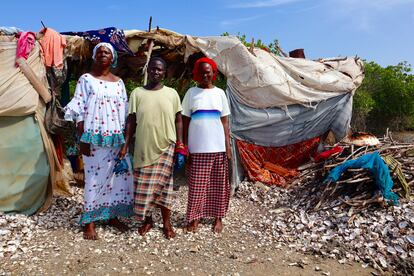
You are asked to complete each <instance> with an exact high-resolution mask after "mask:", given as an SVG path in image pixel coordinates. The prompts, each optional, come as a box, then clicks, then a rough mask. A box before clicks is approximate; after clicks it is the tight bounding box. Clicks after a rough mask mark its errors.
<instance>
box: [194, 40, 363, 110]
mask: <svg viewBox="0 0 414 276" xmlns="http://www.w3.org/2000/svg"><path fill="white" fill-rule="evenodd" d="M187 42H188V43H187V44H188V45H189V46H188V47H187V48H188V49H187V53H186V55H187V56H188V55H190V54H192V53H194V51H196V50H197V49H198V50H201V51H202V52H203V54H205V55H206V56H207V57H209V58H211V59H213V60H214V61H215V62H216V63H217V67H218V69H219V70H220V72H222V73H223V74H224V75H225V76H226V77H227V82H228V85H229V86H231V87H232V91H233V93H234V94H235V96H236V97H237V100H238V101H239V102H240V103H243V104H245V105H246V106H250V107H255V108H268V107H284V106H288V105H292V104H302V105H305V106H311V104H312V103H313V102H319V101H322V100H327V99H329V98H332V97H336V96H339V95H343V94H346V93H351V94H352V93H354V92H355V90H356V89H357V88H358V87H359V86H360V85H361V83H362V80H363V78H364V70H363V62H362V61H361V60H360V59H358V58H343V59H331V60H327V61H326V63H324V62H325V61H324V60H321V61H312V60H307V59H300V58H286V57H279V56H276V55H274V54H272V53H269V52H267V51H265V50H262V49H259V48H255V49H254V54H252V53H250V52H249V51H248V49H247V48H246V47H245V46H244V45H243V44H242V43H241V42H240V40H238V39H237V38H236V37H226V36H221V37H199V38H191V37H187Z"/></svg>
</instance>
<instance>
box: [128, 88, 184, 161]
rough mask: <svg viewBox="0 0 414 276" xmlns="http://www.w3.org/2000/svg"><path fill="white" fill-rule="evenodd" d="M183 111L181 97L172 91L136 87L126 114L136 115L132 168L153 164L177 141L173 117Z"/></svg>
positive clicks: (169, 89)
mask: <svg viewBox="0 0 414 276" xmlns="http://www.w3.org/2000/svg"><path fill="white" fill-rule="evenodd" d="M181 110H182V108H181V103H180V96H178V93H177V91H175V90H174V89H173V88H170V87H167V86H164V87H163V88H161V89H159V90H147V89H145V88H143V87H138V88H136V89H134V91H132V93H131V95H130V99H129V113H135V114H136V118H137V119H136V120H137V121H136V123H137V127H136V130H135V137H137V139H135V148H134V167H135V168H143V167H146V166H149V165H151V164H154V163H155V162H157V160H158V159H159V158H160V156H161V154H163V152H165V151H166V150H167V149H168V147H169V146H170V145H171V144H173V143H175V142H176V139H177V134H176V129H175V116H176V114H177V113H178V112H180V111H181Z"/></svg>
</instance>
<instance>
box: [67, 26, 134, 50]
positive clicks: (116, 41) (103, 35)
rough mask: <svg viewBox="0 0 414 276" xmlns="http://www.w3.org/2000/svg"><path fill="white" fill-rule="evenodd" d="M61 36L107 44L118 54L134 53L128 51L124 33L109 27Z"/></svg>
mask: <svg viewBox="0 0 414 276" xmlns="http://www.w3.org/2000/svg"><path fill="white" fill-rule="evenodd" d="M61 34H63V35H72V36H74V35H77V36H81V37H83V38H85V39H86V40H89V41H92V42H96V43H99V42H108V43H111V44H112V46H114V48H115V50H116V51H117V52H120V53H126V54H129V55H131V56H133V55H134V53H133V52H132V51H131V50H130V49H129V47H128V43H127V41H126V39H125V34H124V31H123V30H121V29H117V28H115V27H109V28H105V29H100V30H91V31H86V32H62V33H61Z"/></svg>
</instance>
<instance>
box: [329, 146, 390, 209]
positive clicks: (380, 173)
mask: <svg viewBox="0 0 414 276" xmlns="http://www.w3.org/2000/svg"><path fill="white" fill-rule="evenodd" d="M349 168H352V169H356V168H363V169H368V170H369V171H370V172H371V173H372V174H373V175H374V178H375V184H376V185H377V188H378V189H379V190H380V192H381V194H382V196H383V197H384V198H385V199H387V200H391V201H392V202H393V204H395V205H398V196H397V194H395V193H394V192H392V186H393V185H394V183H393V182H392V179H391V175H390V171H389V170H388V166H387V165H386V164H385V163H384V160H382V158H381V155H380V154H379V153H378V152H373V153H367V154H365V155H363V156H361V157H359V158H358V159H355V160H349V161H347V162H345V163H343V164H341V165H338V166H336V167H335V168H334V169H333V170H331V171H330V173H329V175H328V177H327V178H326V180H325V182H326V181H332V182H336V181H338V179H339V178H340V177H341V175H342V173H344V172H345V171H346V170H347V169H349Z"/></svg>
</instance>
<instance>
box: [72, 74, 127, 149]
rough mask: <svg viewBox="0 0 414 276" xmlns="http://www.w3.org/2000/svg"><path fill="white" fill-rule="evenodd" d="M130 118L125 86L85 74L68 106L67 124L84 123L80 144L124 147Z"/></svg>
mask: <svg viewBox="0 0 414 276" xmlns="http://www.w3.org/2000/svg"><path fill="white" fill-rule="evenodd" d="M127 114H128V98H127V94H126V90H125V85H124V82H123V81H122V80H121V79H120V80H119V81H116V82H111V81H104V80H101V79H98V78H95V77H94V76H92V75H91V74H84V75H82V76H81V77H80V78H79V81H78V84H77V85H76V90H75V96H74V97H73V99H72V100H71V101H70V102H69V103H68V105H67V106H65V120H68V121H73V120H75V121H76V122H81V121H84V133H83V134H82V137H81V141H82V142H84V143H89V144H92V145H95V146H100V147H118V146H120V145H122V144H124V143H125V139H124V135H123V130H124V127H125V119H126V116H127Z"/></svg>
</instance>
